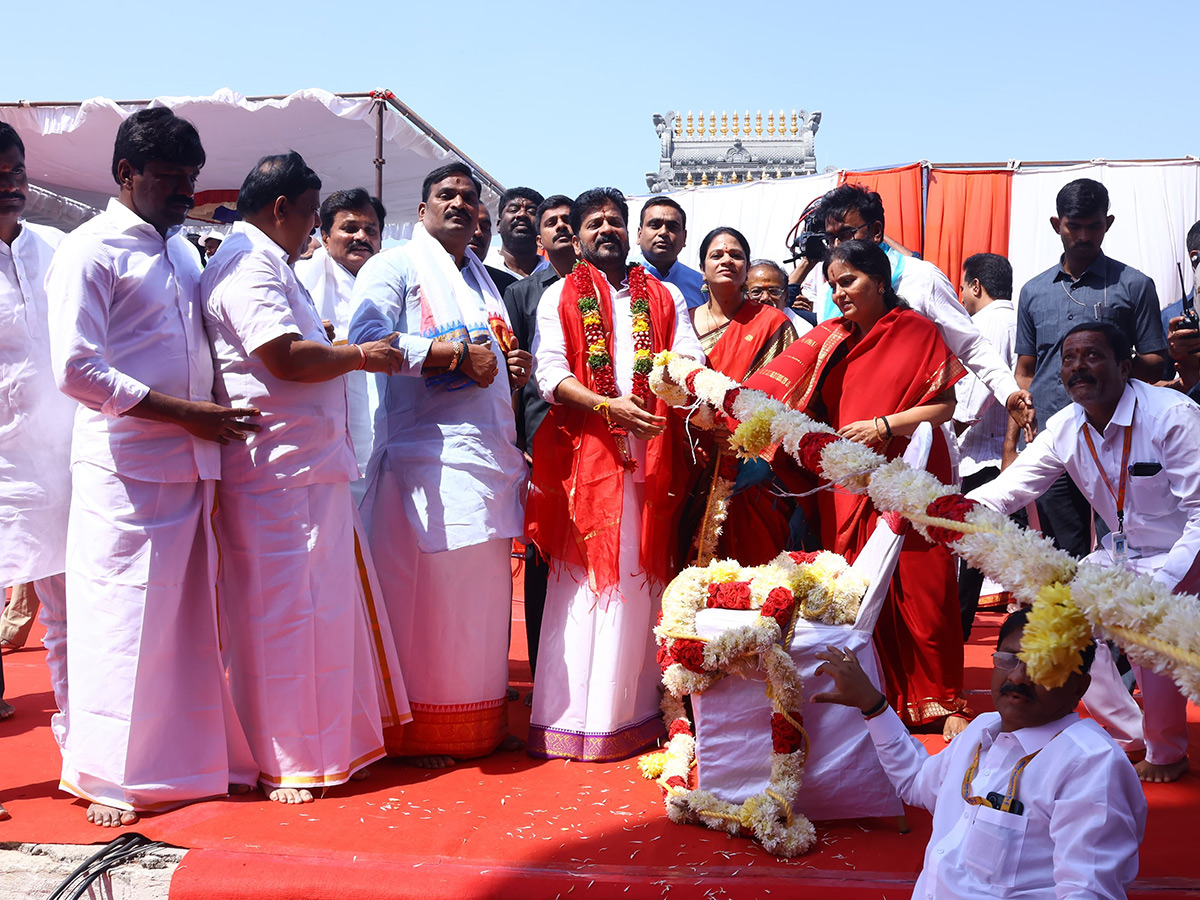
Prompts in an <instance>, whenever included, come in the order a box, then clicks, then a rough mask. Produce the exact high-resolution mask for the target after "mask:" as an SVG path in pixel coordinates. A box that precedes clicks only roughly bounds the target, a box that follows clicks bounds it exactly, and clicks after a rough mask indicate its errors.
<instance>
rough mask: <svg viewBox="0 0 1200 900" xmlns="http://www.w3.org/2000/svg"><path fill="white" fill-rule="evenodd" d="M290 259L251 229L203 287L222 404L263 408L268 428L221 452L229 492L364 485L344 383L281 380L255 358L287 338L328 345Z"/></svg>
mask: <svg viewBox="0 0 1200 900" xmlns="http://www.w3.org/2000/svg"><path fill="white" fill-rule="evenodd" d="M287 257H288V253H287V251H286V250H284V249H283V248H282V247H280V246H279V245H278V244H277V243H275V242H274V241H273V240H271V238H269V237H268V236H267V235H265V234H263V232H262V231H260V230H259V229H257V228H255V227H254V226H253V225H251V224H249V223H248V222H239V223H237V224H236V225H234V226H233V233H232V234H231V235H230V236H229V237H228V238H226V239H225V241H224V242H223V243H222V244H221V249H220V250H218V251H217V253H216V255H214V256H213V258H212V259H211V260H210V261H209V264H208V268H207V269H205V270H204V275H203V276H202V277H201V279H200V296H201V298H202V300H203V302H204V326H205V329H206V330H207V331H208V339H209V342H210V343H211V344H212V353H213V359H214V361H215V363H216V370H217V371H216V384H215V393H216V396H217V402H218V403H221V404H222V405H224V406H232V407H257V408H258V409H259V410H260V411H261V412H262V416H261V417H260V418H258V419H255V422H256V423H257V424H258V425H260V426H262V430H261V431H259V432H258V433H257V434H256V433H254V432H248V433H247V436H246V440H245V441H244V442H243V441H231V442H230V443H228V444H226V445H225V446H223V447H222V448H221V487H222V489H223V490H235V491H265V490H272V489H275V488H281V487H292V486H297V485H308V484H333V483H337V482H345V481H356V480H357V479H358V465H357V463H356V462H355V460H354V449H353V448H352V447H351V446H350V433H349V430H348V429H347V421H346V379H345V376H341V375H339V376H338V377H337V378H331V379H330V380H329V381H318V382H312V383H306V382H298V381H285V380H283V379H281V378H276V377H275V376H274V375H272V374H271V372H270V371H269V370H268V369H267V367H266V365H265V364H264V363H263V361H262V360H261V359H260V358H259V356H258V354H257V353H256V352H255V351H257V350H258V349H259V348H260V347H262V346H263V345H264V344H268V343H270V342H271V341H273V340H275V339H276V338H279V337H283V336H284V335H288V334H295V335H299V336H300V337H301V338H302V339H304V340H306V341H315V342H316V343H318V344H325V345H328V344H329V338H328V337H326V335H325V327H324V326H323V325H322V324H321V317H320V316H319V315H318V313H317V309H316V307H315V306H313V302H312V300H311V299H310V298H309V296H308V291H306V290H305V289H304V286H303V285H302V284H300V282H299V280H297V278H296V275H295V273H293V272H292V268H291V266H289V265H288V262H287Z"/></svg>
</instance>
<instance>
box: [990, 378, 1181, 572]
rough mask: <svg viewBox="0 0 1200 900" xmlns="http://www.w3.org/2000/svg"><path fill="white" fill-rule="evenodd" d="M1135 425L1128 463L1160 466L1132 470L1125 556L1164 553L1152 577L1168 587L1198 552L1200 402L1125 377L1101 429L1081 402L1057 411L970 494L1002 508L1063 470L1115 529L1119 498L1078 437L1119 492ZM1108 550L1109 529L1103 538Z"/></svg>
mask: <svg viewBox="0 0 1200 900" xmlns="http://www.w3.org/2000/svg"><path fill="white" fill-rule="evenodd" d="M1130 422H1132V423H1133V435H1132V437H1131V443H1130V448H1129V465H1131V466H1132V465H1134V464H1135V463H1151V464H1156V465H1159V466H1161V468H1160V469H1159V470H1158V471H1157V472H1156V473H1155V474H1153V475H1129V476H1128V482H1127V488H1126V494H1125V533H1126V535H1127V551H1128V554H1129V556H1130V557H1145V556H1153V555H1155V554H1162V553H1165V554H1166V558H1165V560H1164V562H1163V565H1162V568H1161V569H1159V570H1158V571H1157V572H1155V573H1154V578H1155V579H1156V580H1158V581H1160V582H1162V583H1163V584H1164V585H1166V586H1167V587H1169V588H1171V589H1172V590H1174V589H1175V587H1176V586H1177V585H1178V584H1179V582H1180V581H1182V580H1183V579H1184V577H1185V576H1186V575H1187V574H1188V571H1189V570H1190V569H1191V568H1192V566H1193V565H1194V564H1195V562H1196V557H1197V555H1198V554H1200V453H1197V448H1200V406H1197V405H1196V404H1195V403H1193V402H1192V401H1191V400H1189V399H1188V398H1187V397H1186V396H1184V395H1183V394H1181V393H1179V392H1178V391H1173V390H1171V389H1169V388H1158V387H1153V386H1151V385H1148V384H1146V383H1145V382H1143V381H1137V380H1130V381H1129V383H1128V384H1126V386H1125V392H1124V393H1123V394H1122V395H1121V400H1120V402H1119V403H1118V404H1117V409H1116V411H1115V412H1114V413H1113V416H1112V419H1111V420H1110V421H1109V423H1108V425H1107V426H1105V429H1104V432H1103V433H1102V434H1100V433H1097V432H1096V429H1094V428H1093V427H1092V426H1091V425H1090V424H1088V423H1087V415H1086V413H1085V412H1084V410H1083V407H1082V406H1080V405H1079V404H1078V403H1072V404H1071V405H1070V406H1068V407H1066V408H1064V409H1061V410H1059V411H1058V412H1057V413H1055V414H1054V415H1053V416H1051V417H1050V420H1049V421H1048V422H1047V423H1046V427H1045V428H1043V429H1042V430H1041V431H1040V432H1039V433H1038V436H1037V437H1036V438H1035V439H1034V441H1033V443H1032V444H1030V445H1029V446H1028V447H1026V448H1025V450H1024V451H1022V453H1021V455H1020V456H1018V457H1017V460H1016V462H1014V463H1013V464H1012V465H1011V466H1009V467H1008V468H1007V469H1005V470H1004V471H1003V472H1001V473H1000V474H999V475H998V476H997V477H996V478H995V479H994V480H993V481H991V482H989V483H988V484H985V485H983V486H982V487H980V488H977V489H976V490H974V491H971V493H970V494H968V495H967V496H968V497H970V498H971V499H972V500H978V501H979V502H980V503H985V504H987V505H988V506H990V507H992V508H993V509H996V510H999V511H1000V512H1003V513H1011V512H1013V511H1014V510H1017V509H1020V508H1021V507H1022V506H1024V505H1025V504H1027V503H1028V502H1029V501H1030V500H1033V499H1034V498H1036V497H1039V496H1041V494H1042V493H1043V492H1044V491H1045V490H1046V489H1047V488H1049V487H1050V485H1051V484H1052V483H1053V482H1054V480H1055V479H1056V478H1058V476H1059V475H1061V474H1062V473H1063V472H1066V473H1067V474H1068V475H1070V476H1071V480H1072V481H1074V482H1075V484H1076V486H1077V487H1078V488H1079V490H1080V491H1082V492H1083V495H1084V496H1085V497H1086V498H1087V500H1088V502H1089V503H1090V504H1091V505H1092V508H1093V509H1094V510H1096V512H1097V513H1099V514H1100V518H1102V519H1103V520H1104V521H1105V523H1106V524H1107V525H1108V527H1109V528H1111V529H1113V530H1114V531H1115V530H1116V528H1117V501H1116V498H1115V497H1114V496H1113V495H1112V494H1111V493H1110V492H1109V489H1108V487H1107V485H1106V484H1105V483H1104V478H1103V477H1101V475H1100V470H1099V469H1098V468H1097V467H1096V463H1095V461H1094V460H1093V459H1092V454H1091V451H1090V450H1089V449H1088V445H1087V443H1086V441H1085V440H1084V438H1083V429H1085V428H1086V429H1088V431H1089V432H1090V433H1091V436H1092V442H1093V444H1094V445H1095V447H1096V455H1097V457H1098V458H1099V460H1100V465H1101V466H1103V467H1104V472H1105V473H1106V474H1107V476H1108V478H1109V480H1110V481H1111V482H1112V487H1113V490H1114V491H1119V485H1120V480H1119V475H1120V469H1121V457H1122V451H1123V449H1124V441H1125V428H1126V427H1127V426H1128V425H1129V424H1130ZM1103 544H1104V546H1105V547H1106V548H1108V549H1109V550H1111V548H1112V535H1111V534H1110V535H1107V536H1105V538H1104V541H1103Z"/></svg>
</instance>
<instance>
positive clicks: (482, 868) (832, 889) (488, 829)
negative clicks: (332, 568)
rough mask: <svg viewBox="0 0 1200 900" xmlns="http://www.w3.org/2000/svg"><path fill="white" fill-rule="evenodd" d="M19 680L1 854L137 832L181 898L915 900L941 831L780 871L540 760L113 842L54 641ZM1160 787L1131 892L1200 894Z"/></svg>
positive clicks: (205, 820) (1176, 796) (1153, 791)
mask: <svg viewBox="0 0 1200 900" xmlns="http://www.w3.org/2000/svg"><path fill="white" fill-rule="evenodd" d="M1001 619H1002V615H1001V614H999V613H981V614H980V621H979V626H978V627H977V629H976V633H975V634H974V635H973V638H972V642H971V645H970V646H969V647H968V654H967V667H968V668H967V686H968V690H969V692H970V693H969V696H970V700H971V703H972V705H973V707H975V708H976V709H977V710H980V711H983V710H987V709H990V708H991V695H990V693H989V692H988V690H987V684H988V678H989V670H990V662H991V661H990V656H989V654H990V653H991V650H992V649H993V645H994V642H995V636H996V632H997V629H998V626H999V622H1000V620H1001ZM510 656H511V659H510V664H511V670H512V676H513V681H514V684H517V685H518V686H520V688H521V690H522V694H524V693H525V692H527V691H528V688H529V665H528V662H527V661H526V653H525V649H524V634H523V609H522V607H521V604H520V602H519V601H516V602H515V603H514V623H513V650H512V653H511V654H510ZM4 671H5V676H6V678H7V680H8V691H7V699H8V700H9V702H11V703H13V705H14V706H16V708H17V713H16V715H15V716H13V717H12V718H11V719H8V720H6V721H4V722H0V759H2V760H3V763H2V765H0V802H2V803H3V804H4V805H5V806H6V807H7V808H8V810H9V812H10V813H11V814H12V816H13V818H12V819H11V820H10V821H7V822H0V842H2V844H0V846H7V847H12V846H14V845H17V844H22V843H24V844H78V845H88V844H99V843H104V842H107V841H109V840H111V839H112V838H113V837H115V836H116V835H117V834H118V833H120V831H126V830H130V831H136V832H139V833H141V834H144V835H146V836H147V837H149V838H152V839H155V840H159V841H164V842H167V843H169V844H172V845H175V846H178V847H181V848H186V850H187V853H186V854H185V855H184V856H183V859H182V861H181V862H180V863H179V865H178V866H177V867H176V868H175V870H174V872H173V874H172V876H171V880H170V897H171V898H174V900H193V898H194V900H211V898H214V897H216V898H225V900H242V898H244V900H276V898H312V900H323V898H330V900H360V898H361V900H367V898H372V900H378V898H384V900H390V898H395V900H402V898H403V900H409V898H412V900H443V898H445V900H451V898H454V900H484V898H489V900H498V898H520V900H540V898H547V900H556V898H559V900H566V898H567V897H570V898H572V900H576V898H581V897H596V898H620V897H630V898H644V897H668V898H671V900H692V898H707V897H712V898H717V897H720V898H725V900H733V898H767V897H771V896H779V897H784V896H787V897H794V896H807V897H822V898H824V897H829V898H851V900H859V898H862V900H866V898H894V900H899V898H904V897H908V896H909V894H910V893H911V891H912V885H913V882H914V880H915V879H916V876H917V873H918V871H919V868H920V865H921V858H922V854H923V850H924V847H925V843H926V840H927V839H928V836H929V816H928V815H927V814H926V813H925V812H923V811H921V810H909V811H908V816H907V818H908V823H909V825H910V827H911V831H910V832H909V833H907V834H901V833H899V832H898V830H897V825H896V822H895V820H874V819H872V820H857V821H850V822H840V823H817V832H818V840H819V844H818V846H817V847H816V848H815V849H814V851H813V852H811V853H809V854H808V855H807V856H804V857H801V858H799V859H796V860H791V861H788V860H780V859H776V858H774V857H772V856H771V855H769V854H768V853H766V852H765V851H763V849H762V848H761V847H759V846H758V845H757V844H754V843H753V842H751V841H750V840H748V839H745V838H736V837H731V836H728V835H725V834H721V833H717V832H713V831H709V830H707V829H704V828H700V827H696V826H679V825H673V824H672V823H671V822H670V821H668V819H667V817H666V815H665V813H664V811H663V804H662V798H661V795H660V791H659V789H658V788H657V787H656V786H654V785H653V784H652V783H651V782H648V781H645V780H643V779H642V778H641V777H640V776H639V774H638V771H637V765H636V761H635V760H628V761H625V762H622V763H615V764H595V765H593V764H583V763H568V762H562V761H552V762H548V761H544V760H533V759H530V758H529V757H527V756H525V754H524V753H523V752H520V753H502V754H496V755H494V756H492V757H490V758H487V759H484V760H479V761H474V762H467V763H464V764H462V765H459V766H456V767H455V768H452V769H448V770H444V771H438V772H427V771H422V770H419V769H413V768H409V767H406V766H402V765H400V764H398V763H395V762H392V761H384V762H381V763H378V764H376V765H375V766H373V767H372V770H373V777H371V778H370V779H369V780H367V781H365V782H362V783H358V784H352V785H345V786H343V787H340V788H336V789H333V790H330V791H329V792H328V793H327V794H326V795H325V796H324V797H321V798H319V799H318V800H317V801H316V802H315V803H311V804H306V805H303V806H292V807H285V806H281V805H279V804H273V803H270V802H268V801H267V800H265V799H264V798H262V795H261V794H258V793H255V794H252V795H250V796H247V797H239V798H232V799H223V800H215V801H211V802H206V803H197V804H194V805H192V806H188V807H185V808H183V809H180V810H176V811H174V812H169V813H163V814H159V815H148V816H145V817H144V818H143V819H142V820H141V821H140V822H138V823H137V824H136V825H134V826H132V827H131V828H129V829H120V830H116V829H113V830H102V829H99V828H96V827H94V826H91V825H89V824H88V823H87V822H86V820H85V818H84V809H85V804H83V803H82V801H75V800H73V799H71V798H69V797H68V796H67V795H65V794H63V793H61V792H59V791H58V766H59V757H58V753H57V749H56V747H55V745H54V741H53V738H52V737H51V734H50V728H49V716H50V712H51V708H52V704H53V701H52V698H51V694H50V689H49V679H48V677H47V674H46V670H45V663H44V652H43V651H42V650H41V647H40V640H39V636H38V634H37V632H36V631H35V634H34V637H33V639H32V640H31V642H30V648H29V649H24V650H20V651H13V652H7V653H5V656H4ZM1189 714H1190V721H1191V730H1192V742H1193V746H1194V747H1200V711H1198V710H1197V709H1196V707H1194V706H1193V707H1191V708H1190V709H1189ZM509 716H510V721H511V725H512V729H513V731H514V732H515V733H516V734H518V735H519V736H522V737H523V736H524V734H525V732H526V729H527V727H528V718H529V712H528V709H527V708H526V707H525V706H524V704H523V703H521V702H520V701H515V702H512V703H510V704H509ZM923 740H924V741H925V742H926V743H927V746H929V747H930V749H931V750H937V749H939V748H940V746H942V741H941V737H940V736H936V735H935V736H929V737H926V738H923ZM1196 769H1200V765H1196ZM1145 790H1146V796H1147V798H1148V800H1149V803H1150V818H1149V823H1148V827H1147V833H1146V840H1145V843H1144V844H1143V847H1142V855H1141V870H1140V874H1139V877H1138V880H1137V882H1136V884H1135V886H1134V890H1133V891H1132V892H1131V894H1130V896H1131V897H1133V898H1139V900H1151V898H1155V900H1165V898H1182V897H1200V855H1198V854H1197V853H1196V852H1195V846H1196V823H1197V821H1198V815H1200V776H1198V775H1197V772H1196V771H1195V770H1193V772H1191V773H1189V774H1188V775H1186V776H1184V778H1183V779H1182V780H1181V781H1180V782H1178V783H1177V784H1174V785H1148V786H1146V789H1145ZM69 869H70V867H67V871H69ZM64 874H65V872H64ZM97 896H100V895H97Z"/></svg>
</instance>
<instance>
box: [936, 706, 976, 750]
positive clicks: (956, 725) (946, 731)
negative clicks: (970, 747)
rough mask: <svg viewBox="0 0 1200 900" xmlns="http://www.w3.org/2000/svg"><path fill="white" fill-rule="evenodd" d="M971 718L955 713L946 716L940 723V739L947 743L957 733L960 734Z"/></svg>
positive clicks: (956, 735)
mask: <svg viewBox="0 0 1200 900" xmlns="http://www.w3.org/2000/svg"><path fill="white" fill-rule="evenodd" d="M970 724H971V720H970V719H968V718H967V717H966V716H960V715H958V714H957V713H956V714H954V715H950V716H946V721H945V722H943V723H942V740H943V741H945V742H946V743H947V744H948V743H950V742H951V741H952V740H954V739H955V738H956V737H958V735H960V734H962V733H963V732H964V731H965V730H966V728H967V726H968V725H970Z"/></svg>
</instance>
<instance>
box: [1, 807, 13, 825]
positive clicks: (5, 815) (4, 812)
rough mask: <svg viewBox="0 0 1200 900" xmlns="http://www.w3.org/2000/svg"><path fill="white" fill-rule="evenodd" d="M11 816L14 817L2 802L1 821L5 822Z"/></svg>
mask: <svg viewBox="0 0 1200 900" xmlns="http://www.w3.org/2000/svg"><path fill="white" fill-rule="evenodd" d="M11 818H12V815H11V814H10V813H9V811H8V810H7V809H5V808H4V804H3V803H0V822H4V821H6V820H8V819H11Z"/></svg>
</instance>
